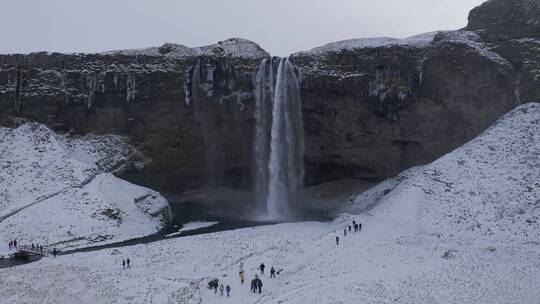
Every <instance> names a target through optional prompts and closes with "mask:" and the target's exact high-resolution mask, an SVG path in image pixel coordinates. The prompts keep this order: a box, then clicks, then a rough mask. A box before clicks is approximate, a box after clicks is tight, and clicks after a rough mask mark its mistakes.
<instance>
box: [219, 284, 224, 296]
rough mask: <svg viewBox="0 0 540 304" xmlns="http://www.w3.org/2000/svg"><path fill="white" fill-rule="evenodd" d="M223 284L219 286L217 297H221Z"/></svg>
mask: <svg viewBox="0 0 540 304" xmlns="http://www.w3.org/2000/svg"><path fill="white" fill-rule="evenodd" d="M223 288H224V287H223V284H221V285H219V296H221V297H223Z"/></svg>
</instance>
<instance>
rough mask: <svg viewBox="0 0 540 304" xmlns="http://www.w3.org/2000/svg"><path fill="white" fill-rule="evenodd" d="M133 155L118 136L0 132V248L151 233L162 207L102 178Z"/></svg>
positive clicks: (25, 128) (149, 196) (137, 190)
mask: <svg viewBox="0 0 540 304" xmlns="http://www.w3.org/2000/svg"><path fill="white" fill-rule="evenodd" d="M134 153H135V151H134V150H133V149H132V148H130V146H129V145H128V144H127V143H126V142H125V140H124V139H123V138H121V137H118V136H95V135H89V136H85V137H75V136H61V135H57V134H55V133H54V132H52V131H51V130H50V129H48V128H47V127H45V126H43V125H40V124H37V123H27V124H24V125H21V126H19V127H18V128H14V129H9V128H0V155H1V157H0V168H1V170H0V186H1V187H0V240H2V241H3V242H7V241H8V240H11V239H18V240H19V243H25V244H26V243H28V244H29V243H39V244H43V245H51V246H53V245H55V246H58V247H60V248H62V247H66V246H82V245H87V244H89V243H93V242H98V241H105V240H108V241H113V240H121V239H127V238H132V237H137V236H143V235H148V234H151V233H154V232H156V231H157V230H158V229H159V228H160V227H162V226H163V224H164V220H166V216H167V214H168V213H167V210H168V203H167V201H166V200H165V199H164V198H163V197H161V196H160V195H159V193H157V192H155V191H152V190H150V189H145V188H142V187H138V186H135V185H132V184H130V183H128V182H125V181H122V180H120V179H118V178H116V177H114V176H113V175H112V174H110V173H107V172H110V171H111V170H112V169H113V168H115V167H116V166H118V165H119V164H120V163H121V162H122V161H124V160H126V159H128V158H130V157H131V156H132V155H133V154H134Z"/></svg>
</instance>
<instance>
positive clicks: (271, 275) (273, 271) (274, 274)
mask: <svg viewBox="0 0 540 304" xmlns="http://www.w3.org/2000/svg"><path fill="white" fill-rule="evenodd" d="M270 277H271V278H275V277H276V270H275V269H274V266H272V268H270Z"/></svg>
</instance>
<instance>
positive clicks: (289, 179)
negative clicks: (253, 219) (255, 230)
mask: <svg viewBox="0 0 540 304" xmlns="http://www.w3.org/2000/svg"><path fill="white" fill-rule="evenodd" d="M300 82H301V75H300V72H299V71H298V69H297V68H296V66H295V65H294V64H293V63H292V62H291V61H290V60H289V59H287V58H281V59H278V58H272V59H264V60H263V61H262V62H261V64H260V66H259V70H258V71H257V74H256V76H255V124H256V127H255V140H254V145H255V147H254V155H255V157H254V160H255V187H254V188H255V189H254V190H255V194H256V200H257V202H258V204H259V211H260V212H261V213H262V214H263V216H264V217H266V218H270V219H279V218H286V217H289V216H290V215H291V211H293V209H294V206H295V203H298V202H299V201H300V200H301V199H302V195H301V191H302V186H303V179H304V163H303V155H304V126H303V122H302V101H301V98H300Z"/></svg>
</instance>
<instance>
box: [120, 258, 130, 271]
mask: <svg viewBox="0 0 540 304" xmlns="http://www.w3.org/2000/svg"><path fill="white" fill-rule="evenodd" d="M122 268H124V269H126V268H131V260H130V259H129V258H127V259H125V260H124V259H122Z"/></svg>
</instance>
